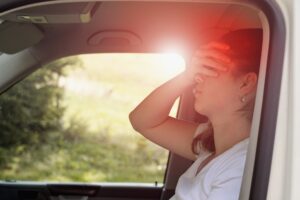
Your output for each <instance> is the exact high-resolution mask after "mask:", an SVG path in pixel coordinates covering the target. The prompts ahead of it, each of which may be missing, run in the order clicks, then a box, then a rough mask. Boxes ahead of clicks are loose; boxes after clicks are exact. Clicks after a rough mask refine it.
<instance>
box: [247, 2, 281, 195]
mask: <svg viewBox="0 0 300 200" xmlns="http://www.w3.org/2000/svg"><path fill="white" fill-rule="evenodd" d="M253 2H254V3H255V4H256V6H257V7H258V8H260V9H261V10H262V11H263V12H264V14H265V15H266V17H267V19H268V22H269V25H270V43H269V52H268V62H267V71H266V80H265V90H264V97H263V105H262V113H261V121H260V128H259V134H258V141H257V151H256V157H255V163H254V170H253V176H252V184H251V191H250V198H249V199H255V200H265V199H266V197H267V193H268V186H269V177H270V170H271V163H272V155H273V146H274V140H275V131H276V123H277V112H278V105H279V97H280V87H281V79H282V71H283V59H284V50H285V38H286V26H285V22H284V18H283V14H282V13H281V10H280V8H279V6H278V5H277V4H276V2H275V1H273V0H264V1H259V0H255V1H253Z"/></svg>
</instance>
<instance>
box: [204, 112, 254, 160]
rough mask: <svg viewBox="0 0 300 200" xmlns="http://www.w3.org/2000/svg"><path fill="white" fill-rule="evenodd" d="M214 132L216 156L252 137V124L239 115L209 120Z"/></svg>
mask: <svg viewBox="0 0 300 200" xmlns="http://www.w3.org/2000/svg"><path fill="white" fill-rule="evenodd" d="M209 119H210V121H211V124H212V127H213V130H214V142H215V147H216V152H215V153H216V155H219V154H221V153H223V152H224V151H226V150H227V149H229V148H231V147H232V146H234V145H235V144H237V143H239V142H240V141H242V140H244V139H246V138H247V137H249V135H250V128H251V122H250V121H249V120H248V119H246V117H241V116H237V115H232V116H228V115H227V116H225V117H224V116H223V117H220V116H218V117H212V118H209Z"/></svg>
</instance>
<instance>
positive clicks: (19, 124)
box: [0, 57, 81, 148]
mask: <svg viewBox="0 0 300 200" xmlns="http://www.w3.org/2000/svg"><path fill="white" fill-rule="evenodd" d="M66 66H72V67H73V66H74V67H78V66H81V62H80V60H79V58H78V57H68V58H63V59H60V60H57V61H54V62H52V63H50V64H47V65H45V66H43V67H42V68H40V69H38V70H37V71H35V72H34V73H33V74H31V75H30V76H28V77H27V78H25V79H24V80H22V81H21V82H19V83H17V84H16V85H14V86H13V87H12V88H10V89H9V90H8V91H6V92H5V93H3V94H2V95H1V96H0V138H1V140H0V147H2V148H8V147H13V146H16V145H32V144H38V143H43V142H44V141H45V140H46V139H47V137H48V134H49V133H51V132H57V131H60V130H61V129H62V127H61V124H60V121H61V117H62V116H63V113H64V108H63V107H62V105H61V103H60V102H61V100H62V96H63V92H64V90H63V88H61V87H60V86H59V79H60V78H61V77H63V76H66V75H67V72H66V70H64V69H65V67H66Z"/></svg>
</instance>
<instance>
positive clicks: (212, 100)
mask: <svg viewBox="0 0 300 200" xmlns="http://www.w3.org/2000/svg"><path fill="white" fill-rule="evenodd" d="M217 43H221V44H225V45H228V47H229V48H228V49H225V50H221V49H217V51H220V52H221V53H222V54H224V55H226V56H227V57H228V58H229V59H230V62H226V63H222V64H223V65H224V66H225V67H227V68H228V71H227V72H222V71H217V72H218V74H219V75H218V77H204V78H203V79H204V82H199V83H197V85H196V89H197V90H198V91H200V92H199V93H198V95H195V99H196V101H195V109H196V111H198V112H199V113H201V114H204V115H206V116H208V117H209V118H210V117H214V116H215V115H220V113H224V115H227V116H228V115H230V114H233V113H237V112H236V111H239V112H238V113H241V111H245V112H244V114H246V115H247V117H248V118H249V119H250V118H251V116H252V111H251V110H253V102H254V98H255V92H256V84H257V77H258V72H259V66H260V55H261V45H262V30H261V29H241V30H236V31H232V32H229V33H227V34H225V35H224V36H223V37H221V38H220V39H219V40H217ZM206 67H208V68H209V67H210V66H206Z"/></svg>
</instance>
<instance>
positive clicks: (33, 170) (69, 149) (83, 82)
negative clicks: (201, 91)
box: [0, 54, 185, 183]
mask: <svg viewBox="0 0 300 200" xmlns="http://www.w3.org/2000/svg"><path fill="white" fill-rule="evenodd" d="M184 65H185V63H184V60H183V59H182V58H181V57H180V56H178V55H176V54H90V55H77V56H72V57H67V58H62V59H59V60H56V61H54V62H52V63H49V64H47V65H46V66H43V67H42V68H40V69H38V70H37V71H35V72H34V73H33V74H31V75H30V76H28V77H27V78H25V79H24V80H22V81H21V82H19V83H17V84H16V85H15V86H13V87H12V88H11V89H9V90H8V91H7V92H5V93H3V94H2V95H1V96H0V118H1V119H0V130H1V132H0V137H1V141H0V171H1V173H0V179H2V180H9V181H12V180H30V181H54V182H70V181H71V182H74V181H75V182H145V183H154V182H158V183H162V182H163V178H164V173H165V170H166V163H167V159H168V151H166V150H164V149H162V148H160V147H158V146H157V145H155V144H152V143H150V142H149V141H147V140H145V139H144V138H143V137H142V136H140V135H139V134H138V133H136V132H135V131H134V130H133V129H132V127H131V125H130V122H129V119H128V114H129V112H130V111H131V110H132V109H133V108H134V107H135V106H136V105H137V104H138V103H139V102H140V101H141V100H142V99H143V98H144V97H145V96H146V95H147V94H148V93H150V91H152V90H153V89H154V88H156V87H157V86H159V85H160V84H162V83H163V82H165V81H166V80H168V79H170V78H171V77H173V76H174V75H176V74H178V73H180V72H181V71H182V70H183V69H184ZM177 106H178V102H177V103H176V104H175V105H174V107H173V109H172V115H173V116H175V115H176V112H177Z"/></svg>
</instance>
